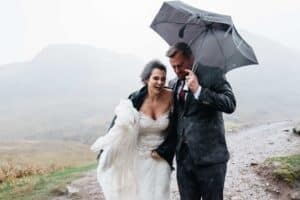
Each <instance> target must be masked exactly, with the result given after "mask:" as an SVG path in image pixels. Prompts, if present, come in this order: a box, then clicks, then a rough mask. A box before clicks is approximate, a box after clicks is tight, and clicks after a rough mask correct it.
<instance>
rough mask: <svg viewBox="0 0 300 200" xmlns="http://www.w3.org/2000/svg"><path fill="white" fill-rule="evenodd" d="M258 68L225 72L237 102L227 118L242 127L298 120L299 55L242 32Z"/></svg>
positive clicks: (276, 43) (299, 105)
mask: <svg viewBox="0 0 300 200" xmlns="http://www.w3.org/2000/svg"><path fill="white" fill-rule="evenodd" d="M242 35H243V37H244V38H245V39H246V41H247V42H249V44H251V46H252V47H253V48H254V50H255V53H256V55H257V58H258V61H259V65H253V66H246V67H242V68H239V69H235V70H233V71H231V72H228V75H227V77H228V79H229V80H230V82H231V84H232V87H233V89H234V92H235V95H236V98H237V103H238V106H237V110H236V112H235V113H234V114H233V115H231V116H230V117H229V119H231V120H235V121H238V122H243V123H248V122H250V123H252V122H256V121H262V120H263V121H274V120H289V119H300V112H299V108H300V87H299V84H300V54H299V53H298V52H297V51H295V50H293V49H290V48H288V47H286V46H284V45H282V44H280V43H278V42H276V41H272V40H269V39H267V38H265V37H262V36H258V35H254V34H251V33H249V32H242Z"/></svg>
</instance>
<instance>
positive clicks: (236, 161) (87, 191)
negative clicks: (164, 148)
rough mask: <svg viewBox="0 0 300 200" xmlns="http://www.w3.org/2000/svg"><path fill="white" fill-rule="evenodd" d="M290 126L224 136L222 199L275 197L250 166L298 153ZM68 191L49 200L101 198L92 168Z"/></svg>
mask: <svg viewBox="0 0 300 200" xmlns="http://www.w3.org/2000/svg"><path fill="white" fill-rule="evenodd" d="M292 126H293V123H292V122H291V121H284V122H276V123H270V124H266V125H260V126H257V127H252V128H249V129H246V130H242V131H240V132H237V133H229V134H228V135H227V136H226V138H227V143H228V148H229V151H230V155H231V158H230V160H229V162H228V171H227V177H226V182H225V191H224V197H225V199H226V200H249V199H251V200H252V199H253V200H261V199H268V200H273V199H274V200H275V199H277V198H276V196H275V195H274V194H273V192H272V190H274V191H276V188H274V187H271V189H270V185H269V183H268V182H266V180H265V179H263V178H262V177H259V176H258V175H257V174H256V173H255V171H254V168H255V166H256V165H257V164H259V163H261V162H263V161H264V160H265V159H266V158H268V157H272V156H278V155H287V154H292V153H296V152H297V153H299V152H300V137H299V136H295V135H293V134H292V132H291V129H292ZM287 130H289V131H287ZM272 188H273V189H272ZM69 190H70V194H68V195H65V196H60V197H55V198H54V199H53V200H68V199H84V200H104V198H103V194H102V193H101V189H100V187H99V186H98V183H97V181H96V172H95V171H92V172H88V173H87V174H86V175H85V176H84V177H83V178H81V179H78V180H76V181H74V182H73V183H72V184H71V185H70V186H69ZM72 191H73V192H72ZM171 196H172V200H179V195H178V190H177V183H176V178H175V173H173V175H172V182H171Z"/></svg>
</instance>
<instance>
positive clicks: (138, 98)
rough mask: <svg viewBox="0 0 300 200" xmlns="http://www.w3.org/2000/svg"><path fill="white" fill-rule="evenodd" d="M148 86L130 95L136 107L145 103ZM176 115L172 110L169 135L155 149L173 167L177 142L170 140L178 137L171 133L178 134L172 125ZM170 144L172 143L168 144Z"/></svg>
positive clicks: (138, 107) (112, 123) (138, 108)
mask: <svg viewBox="0 0 300 200" xmlns="http://www.w3.org/2000/svg"><path fill="white" fill-rule="evenodd" d="M147 92H148V89H147V86H144V87H142V88H141V89H140V90H138V91H135V92H133V93H132V94H130V95H129V97H128V98H129V99H130V100H131V101H132V104H133V106H134V107H135V109H137V110H140V108H141V106H142V105H143V102H144V100H145V98H146V96H147ZM173 116H174V115H173V114H172V112H170V115H169V118H170V123H169V126H168V129H167V136H166V139H165V140H164V142H163V143H162V144H161V145H160V146H159V147H158V148H157V149H154V150H156V151H157V153H158V154H159V155H160V156H161V157H162V158H163V159H165V160H166V161H167V162H168V163H169V165H170V166H171V168H173V167H172V163H173V158H174V154H175V148H176V143H175V144H170V141H175V142H176V139H172V137H173V136H172V137H171V135H176V134H171V133H172V131H174V127H173V126H172V125H173V124H175V123H174V122H172V119H173V118H174V117H173ZM115 119H116V116H115V117H114V118H113V120H112V122H111V124H110V126H109V129H110V128H111V127H112V126H113V125H114V122H115ZM166 141H167V142H166ZM168 144H170V145H168Z"/></svg>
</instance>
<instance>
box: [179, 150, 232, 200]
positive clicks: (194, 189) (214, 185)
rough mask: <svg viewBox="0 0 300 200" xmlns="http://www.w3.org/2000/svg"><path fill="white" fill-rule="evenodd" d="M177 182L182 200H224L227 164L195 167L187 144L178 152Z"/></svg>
mask: <svg viewBox="0 0 300 200" xmlns="http://www.w3.org/2000/svg"><path fill="white" fill-rule="evenodd" d="M178 154H179V155H178V156H177V157H178V159H177V182H178V187H179V193H180V199H181V200H201V198H202V200H222V199H223V189H224V181H225V175H226V165H227V164H226V163H220V164H213V165H205V166H198V165H195V164H194V162H193V160H192V158H191V156H190V154H189V150H188V147H187V145H186V144H183V145H182V147H181V148H180V151H179V152H178Z"/></svg>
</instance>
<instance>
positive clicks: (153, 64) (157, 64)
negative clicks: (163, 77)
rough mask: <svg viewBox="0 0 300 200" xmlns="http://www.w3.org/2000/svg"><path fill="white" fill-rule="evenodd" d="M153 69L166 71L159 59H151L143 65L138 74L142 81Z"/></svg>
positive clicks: (146, 78)
mask: <svg viewBox="0 0 300 200" xmlns="http://www.w3.org/2000/svg"><path fill="white" fill-rule="evenodd" d="M154 69H160V70H162V71H164V72H167V68H166V66H165V65H164V64H163V63H162V62H160V61H159V60H151V61H150V62H148V63H147V64H146V65H145V67H144V69H143V71H142V73H141V75H140V77H141V81H142V82H143V83H145V82H146V81H147V80H148V79H149V78H150V76H151V73H152V71H153V70H154Z"/></svg>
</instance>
